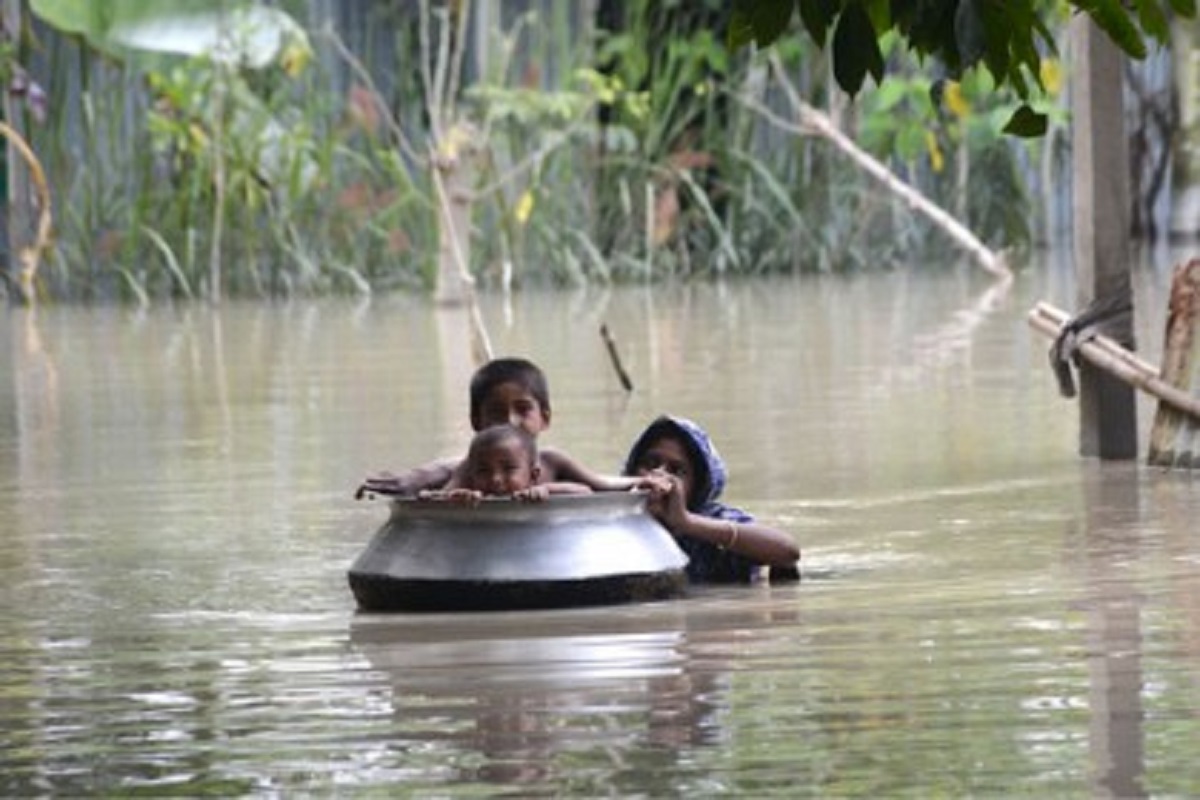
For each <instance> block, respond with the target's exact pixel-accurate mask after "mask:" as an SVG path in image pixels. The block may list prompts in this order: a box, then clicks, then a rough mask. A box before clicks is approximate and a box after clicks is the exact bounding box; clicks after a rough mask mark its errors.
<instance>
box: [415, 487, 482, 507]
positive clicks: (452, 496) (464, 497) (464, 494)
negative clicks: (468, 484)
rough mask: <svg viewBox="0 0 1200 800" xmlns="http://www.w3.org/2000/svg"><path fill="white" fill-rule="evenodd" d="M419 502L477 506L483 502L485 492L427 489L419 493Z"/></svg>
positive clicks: (458, 489) (457, 489) (459, 489)
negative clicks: (431, 501)
mask: <svg viewBox="0 0 1200 800" xmlns="http://www.w3.org/2000/svg"><path fill="white" fill-rule="evenodd" d="M417 499H418V500H433V501H436V502H439V503H455V504H457V505H461V506H477V505H479V502H480V501H481V500H483V492H481V491H478V490H476V489H461V488H455V489H425V490H422V491H420V492H418V493H417Z"/></svg>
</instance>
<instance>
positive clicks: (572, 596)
mask: <svg viewBox="0 0 1200 800" xmlns="http://www.w3.org/2000/svg"><path fill="white" fill-rule="evenodd" d="M645 502H646V499H645V496H644V495H643V494H640V493H635V492H601V493H596V494H591V495H568V496H555V497H551V498H549V499H548V500H546V501H545V502H542V503H522V502H514V501H512V500H508V499H501V498H496V499H485V500H483V501H482V502H481V503H480V504H479V505H478V506H473V507H472V506H462V505H456V504H453V503H446V502H436V501H422V500H393V501H392V513H391V517H390V518H389V519H388V521H387V523H386V524H384V526H383V527H382V528H380V529H379V531H378V532H377V533H376V534H375V536H374V538H373V539H372V540H371V542H370V543H369V544H368V545H367V548H366V550H364V551H363V552H362V554H361V555H359V557H358V558H357V559H356V560H355V561H354V564H353V565H351V567H350V572H349V576H348V577H349V580H350V588H351V590H352V591H353V592H354V597H355V599H356V600H357V601H358V605H359V607H360V608H361V609H363V610H366V611H400V610H426V611H432V610H456V611H457V610H486V609H513V608H552V607H562V606H578V605H596V604H604V603H623V602H629V601H635V600H659V599H665V598H668V597H674V596H677V595H679V594H681V593H682V592H683V590H684V588H685V587H686V578H685V575H684V566H685V565H686V563H687V557H686V556H685V555H684V554H683V552H682V551H681V550H680V549H679V547H677V546H676V544H675V540H674V539H673V538H672V536H671V534H670V533H668V532H667V531H666V530H665V529H664V528H663V527H662V526H661V525H659V524H658V522H657V521H656V520H655V519H654V517H652V516H650V514H649V513H647V512H646V508H645Z"/></svg>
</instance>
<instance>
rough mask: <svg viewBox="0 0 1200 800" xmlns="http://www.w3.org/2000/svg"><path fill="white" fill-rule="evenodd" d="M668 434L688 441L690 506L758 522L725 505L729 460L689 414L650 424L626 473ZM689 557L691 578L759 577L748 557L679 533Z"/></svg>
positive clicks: (723, 580) (634, 449)
mask: <svg viewBox="0 0 1200 800" xmlns="http://www.w3.org/2000/svg"><path fill="white" fill-rule="evenodd" d="M662 438H671V439H675V440H676V441H679V442H681V443H682V444H683V446H684V448H685V449H686V450H687V453H688V456H689V457H690V459H691V462H692V472H693V473H694V474H693V476H692V493H691V496H690V497H688V498H687V507H688V510H689V511H691V512H692V513H694V514H702V515H704V516H706V517H713V518H715V519H727V520H729V521H731V522H753V521H754V517H752V516H751V515H750V514H747V513H746V512H745V511H743V510H742V509H740V508H735V507H733V506H729V505H725V504H724V503H722V502H721V501H720V500H719V499H718V498H720V496H721V492H722V491H724V489H725V478H726V472H725V461H724V460H723V459H722V458H721V454H720V453H718V452H717V447H716V445H714V444H713V442H712V439H710V438H709V436H708V434H707V433H706V432H705V431H704V429H703V428H701V427H700V426H699V425H697V424H696V423H694V422H692V421H691V420H689V419H684V418H683V417H672V416H666V415H664V416H661V417H659V418H658V419H656V420H654V421H653V422H651V423H650V425H649V427H647V428H646V430H644V431H642V434H641V435H640V436H639V437H638V438H637V440H636V441H635V442H634V443H633V447H631V448H630V449H629V455H628V457H626V459H625V469H624V473H625V474H626V475H632V474H634V473H635V472H636V471H637V463H638V461H639V460H641V457H642V454H643V453H645V451H646V449H647V448H648V447H649V446H650V445H651V444H653V443H654V442H656V441H658V440H659V439H662ZM675 541H676V543H677V544H678V545H679V547H680V548H681V549H682V550H683V551H684V552H685V553H686V554H687V556H688V565H687V575H688V578H689V579H690V580H692V581H695V582H700V583H732V582H738V581H741V582H746V581H750V580H751V579H753V578H754V576H755V574H756V573H757V572H758V567H759V565H758V564H757V563H755V562H753V561H750V560H749V559H747V558H744V557H742V556H739V555H737V554H736V553H732V552H730V551H728V550H722V549H721V548H719V547H717V546H716V545H713V544H710V543H709V542H705V541H701V540H700V539H693V538H692V537H690V536H679V537H676V539H675Z"/></svg>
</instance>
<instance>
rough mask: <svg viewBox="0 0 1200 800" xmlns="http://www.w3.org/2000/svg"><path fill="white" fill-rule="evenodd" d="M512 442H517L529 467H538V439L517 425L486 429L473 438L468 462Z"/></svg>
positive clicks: (494, 426)
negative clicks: (489, 450) (484, 452)
mask: <svg viewBox="0 0 1200 800" xmlns="http://www.w3.org/2000/svg"><path fill="white" fill-rule="evenodd" d="M510 441H516V442H517V444H518V445H520V447H521V450H523V451H524V452H525V455H526V456H527V457H528V458H529V466H530V467H536V466H537V463H538V450H537V439H535V438H533V434H531V433H530V432H529V431H527V430H525V429H524V428H518V427H516V426H515V425H507V424H505V425H493V426H491V427H490V428H484V429H483V430H481V431H480V432H479V433H477V434H475V435H474V436H473V437H472V438H471V446H470V448H469V449H468V450H467V460H468V461H474V460H475V456H476V455H478V454H479V452H480V451H481V450H485V449H487V448H489V447H497V446H498V445H502V444H506V443H508V442H510Z"/></svg>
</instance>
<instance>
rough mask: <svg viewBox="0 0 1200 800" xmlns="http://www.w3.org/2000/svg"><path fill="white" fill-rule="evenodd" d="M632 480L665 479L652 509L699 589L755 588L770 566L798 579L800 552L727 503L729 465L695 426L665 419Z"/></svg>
mask: <svg viewBox="0 0 1200 800" xmlns="http://www.w3.org/2000/svg"><path fill="white" fill-rule="evenodd" d="M624 474H626V475H636V476H649V477H653V478H656V479H657V480H656V484H655V486H654V487H653V488H652V489H651V495H650V499H649V500H648V501H647V509H648V510H649V511H650V513H651V514H653V515H654V517H655V518H656V519H658V521H659V522H660V523H662V525H663V526H664V527H665V528H666V529H667V530H669V531H670V532H671V533H672V534H673V535H674V536H675V540H676V542H677V543H678V544H679V546H680V548H681V549H682V550H683V551H684V552H685V553H686V554H687V556H688V565H687V575H688V578H689V579H690V580H691V581H693V582H698V583H735V582H749V581H752V580H755V579H756V578H758V577H760V576H761V573H762V568H763V567H764V566H767V567H771V568H772V571H773V572H774V571H776V570H778V571H779V572H780V573H781V574H787V573H789V572H790V573H791V575H790V576H789V577H794V576H796V575H797V574H798V573H796V563H797V562H798V561H799V559H800V550H799V548H797V547H796V544H795V543H794V542H793V541H792V539H791V537H790V536H788V534H786V533H784V532H783V531H780V530H777V529H775V528H771V527H768V526H766V525H761V524H759V523H757V522H755V521H754V517H752V516H751V515H750V514H747V513H746V512H745V511H743V510H741V509H740V508H734V507H733V506H729V505H725V504H724V503H722V502H720V500H719V499H718V498H719V497H720V496H721V492H722V491H723V490H724V488H725V476H726V472H725V462H724V461H723V460H722V459H721V456H720V454H719V453H718V452H717V448H716V446H715V445H714V444H713V443H712V440H711V439H710V438H709V437H708V434H707V433H705V431H704V429H703V428H701V427H700V426H699V425H697V424H696V423H694V422H692V421H691V420H688V419H684V418H683V417H672V416H661V417H659V418H658V419H656V420H654V421H653V422H652V423H650V425H649V427H647V428H646V430H644V431H643V432H642V434H641V435H640V436H639V437H638V438H637V440H636V441H635V442H634V443H633V447H632V448H630V451H629V456H628V458H626V460H625V468H624Z"/></svg>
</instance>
